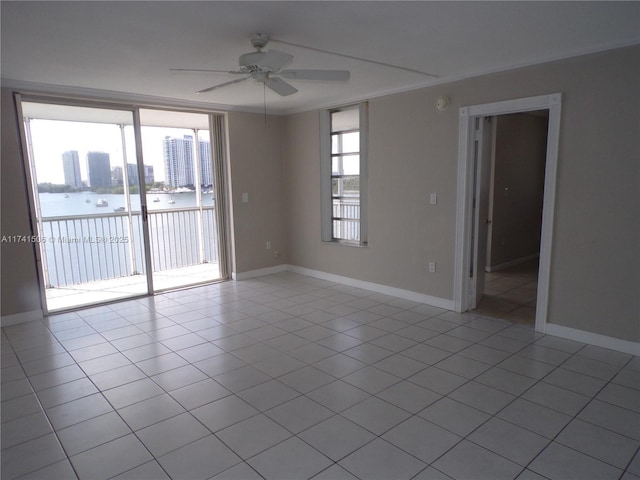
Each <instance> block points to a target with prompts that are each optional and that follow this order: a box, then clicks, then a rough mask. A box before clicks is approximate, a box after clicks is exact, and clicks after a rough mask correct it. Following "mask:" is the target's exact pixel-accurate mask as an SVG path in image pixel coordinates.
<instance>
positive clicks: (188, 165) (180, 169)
mask: <svg viewBox="0 0 640 480" xmlns="http://www.w3.org/2000/svg"><path fill="white" fill-rule="evenodd" d="M198 152H199V154H200V184H201V185H211V184H212V183H213V175H212V171H211V153H210V148H209V142H205V141H202V140H200V141H199V142H198ZM164 162H165V173H166V182H167V184H169V185H171V186H172V187H184V186H193V185H195V182H196V177H195V168H194V163H195V160H194V152H193V137H192V136H191V135H185V136H184V137H183V138H177V137H165V138H164Z"/></svg>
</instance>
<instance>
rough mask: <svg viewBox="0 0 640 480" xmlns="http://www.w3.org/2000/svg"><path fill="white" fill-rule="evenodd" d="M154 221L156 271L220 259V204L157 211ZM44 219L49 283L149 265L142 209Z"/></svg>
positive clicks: (101, 276) (137, 271) (95, 278)
mask: <svg viewBox="0 0 640 480" xmlns="http://www.w3.org/2000/svg"><path fill="white" fill-rule="evenodd" d="M148 220H149V237H150V243H151V259H152V265H153V271H154V272H159V271H163V270H171V269H176V268H183V267H190V266H193V265H200V264H203V263H218V245H217V238H218V236H217V229H216V221H215V210H214V207H204V206H203V207H202V209H200V208H198V207H193V208H181V209H170V210H154V211H149V212H148ZM39 224H40V230H41V243H40V245H41V254H42V261H43V267H44V268H43V270H44V276H45V285H46V286H47V287H63V286H66V285H77V284H82V283H87V282H93V281H98V280H109V279H113V278H119V277H125V276H130V275H137V274H141V273H143V272H144V270H145V260H144V259H145V254H144V242H143V233H142V215H141V213H140V212H131V213H128V212H114V213H107V214H97V215H74V216H60V217H46V218H42V219H41V220H40V222H39Z"/></svg>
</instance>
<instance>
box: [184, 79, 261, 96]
mask: <svg viewBox="0 0 640 480" xmlns="http://www.w3.org/2000/svg"><path fill="white" fill-rule="evenodd" d="M249 78H251V77H245V78H238V79H236V80H231V81H230V82H224V83H221V84H219V85H214V86H213V87H209V88H205V89H204V90H198V91H197V92H196V93H207V92H211V91H212V90H215V89H217V88H222V87H226V86H228V85H233V84H234V83H240V82H244V81H245V80H248V79H249Z"/></svg>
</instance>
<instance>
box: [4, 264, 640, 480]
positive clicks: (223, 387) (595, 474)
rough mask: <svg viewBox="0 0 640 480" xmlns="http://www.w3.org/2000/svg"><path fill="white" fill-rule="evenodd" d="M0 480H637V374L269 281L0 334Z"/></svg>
mask: <svg viewBox="0 0 640 480" xmlns="http://www.w3.org/2000/svg"><path fill="white" fill-rule="evenodd" d="M2 422H3V423H2V479H4V480H10V479H15V478H20V479H46V480H53V479H64V480H69V479H75V478H80V479H91V480H94V479H95V480H98V479H107V478H117V479H153V480H161V479H167V478H172V479H176V480H182V479H210V478H214V479H242V480H250V479H261V478H264V479H274V480H285V479H292V480H304V479H309V478H313V479H316V480H320V479H325V480H326V479H334V480H338V479H360V480H374V479H383V480H403V479H447V478H453V479H476V480H483V479H488V480H498V479H514V478H518V479H527V480H533V479H544V478H548V479H558V480H565V479H580V480H588V479H620V478H622V479H624V480H637V479H638V478H640V454H639V453H638V449H639V447H640V359H639V358H638V357H632V356H630V355H625V354H622V353H617V352H613V351H609V350H604V349H601V348H597V347H592V346H585V345H583V344H580V343H576V342H572V341H568V340H563V339H560V338H557V337H551V336H542V335H539V334H536V333H534V332H533V330H532V329H531V328H530V327H528V326H522V325H516V324H512V323H509V322H507V321H504V320H497V319H491V318H486V317H481V316H478V315H477V314H476V313H468V314H457V313H453V312H447V311H444V310H441V309H438V308H434V307H430V306H426V305H422V304H418V303H414V302H410V301H406V300H402V299H398V298H394V297H390V296H387V295H382V294H378V293H373V292H370V291H366V290H361V289H357V288H352V287H347V286H344V285H339V284H334V283H330V282H327V281H323V280H318V279H314V278H309V277H304V276H300V275H297V274H292V273H283V274H277V275H271V276H268V277H262V278H259V279H254V280H246V281H241V282H224V283H218V284H213V285H208V286H203V287H198V288H193V289H189V290H182V291H178V292H172V293H167V294H163V295H159V296H156V297H152V298H145V299H138V300H131V301H127V302H122V303H118V304H112V305H109V306H102V307H97V308H91V309H87V310H78V311H76V312H73V313H66V314H61V315H56V316H52V317H49V318H47V319H46V320H45V321H44V322H37V323H30V324H23V325H16V326H12V327H7V328H3V329H2Z"/></svg>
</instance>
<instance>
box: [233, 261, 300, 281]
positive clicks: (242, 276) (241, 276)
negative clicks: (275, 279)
mask: <svg viewBox="0 0 640 480" xmlns="http://www.w3.org/2000/svg"><path fill="white" fill-rule="evenodd" d="M287 267H288V265H286V264H285V265H276V266H274V267H266V268H258V269H256V270H249V271H247V272H239V273H236V272H232V273H231V278H232V279H233V280H247V279H249V278H255V277H264V276H265V275H272V274H274V273H281V272H286V271H287Z"/></svg>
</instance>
